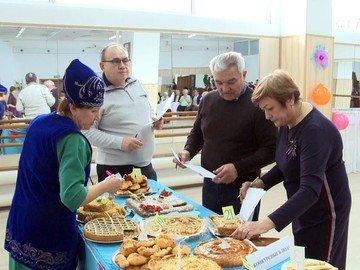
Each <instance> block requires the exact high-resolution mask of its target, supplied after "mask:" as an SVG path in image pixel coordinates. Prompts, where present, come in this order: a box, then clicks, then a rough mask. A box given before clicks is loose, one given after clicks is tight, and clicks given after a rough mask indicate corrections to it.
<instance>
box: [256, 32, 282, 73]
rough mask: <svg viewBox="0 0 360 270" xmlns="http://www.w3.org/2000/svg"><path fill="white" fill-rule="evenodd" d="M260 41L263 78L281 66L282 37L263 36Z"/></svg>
mask: <svg viewBox="0 0 360 270" xmlns="http://www.w3.org/2000/svg"><path fill="white" fill-rule="evenodd" d="M259 43H260V44H259V78H260V79H261V78H263V77H264V76H266V75H267V74H269V73H271V72H273V71H274V70H275V69H277V68H279V66H280V39H279V38H278V37H274V38H272V37H261V38H260V40H259Z"/></svg>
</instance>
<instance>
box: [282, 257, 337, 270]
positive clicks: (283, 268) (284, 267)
mask: <svg viewBox="0 0 360 270" xmlns="http://www.w3.org/2000/svg"><path fill="white" fill-rule="evenodd" d="M310 261H311V262H323V261H320V260H316V259H305V262H310ZM289 263H290V261H288V262H286V263H284V264H283V265H282V266H281V270H287V267H288V265H289ZM325 266H328V267H329V266H330V267H333V266H332V265H331V264H329V263H327V262H325ZM333 268H334V269H336V268H335V267H333Z"/></svg>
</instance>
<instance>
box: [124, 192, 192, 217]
mask: <svg viewBox="0 0 360 270" xmlns="http://www.w3.org/2000/svg"><path fill="white" fill-rule="evenodd" d="M125 204H126V205H127V206H129V207H130V208H131V209H133V210H134V211H135V212H136V213H137V214H138V215H139V216H141V217H150V216H154V215H155V214H156V213H159V214H168V213H172V212H188V211H191V210H193V209H194V206H193V205H191V204H188V203H187V202H185V201H183V200H182V199H180V198H178V197H176V196H174V195H171V196H168V197H162V196H158V195H150V196H142V197H139V196H136V197H135V196H131V197H130V198H129V199H127V200H126V201H125Z"/></svg>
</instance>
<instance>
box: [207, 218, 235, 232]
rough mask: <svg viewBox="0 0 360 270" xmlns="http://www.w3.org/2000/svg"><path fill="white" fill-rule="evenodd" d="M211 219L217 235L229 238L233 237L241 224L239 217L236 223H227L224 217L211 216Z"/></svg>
mask: <svg viewBox="0 0 360 270" xmlns="http://www.w3.org/2000/svg"><path fill="white" fill-rule="evenodd" d="M209 218H210V220H211V221H212V223H213V224H214V226H215V228H216V229H215V233H217V234H222V235H227V236H229V235H231V234H232V233H233V232H234V231H235V230H236V228H237V227H239V225H240V224H241V221H240V219H239V218H238V217H236V220H235V221H234V222H225V218H224V215H210V216H209Z"/></svg>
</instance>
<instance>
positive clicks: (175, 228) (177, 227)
mask: <svg viewBox="0 0 360 270" xmlns="http://www.w3.org/2000/svg"><path fill="white" fill-rule="evenodd" d="M162 218H163V220H164V225H163V227H162V228H161V227H160V226H159V224H158V223H156V222H155V220H154V219H150V220H148V221H147V222H145V224H144V228H147V230H148V234H149V235H152V236H157V235H158V234H159V233H160V232H161V233H165V234H169V235H172V236H182V237H187V236H192V235H196V234H198V233H200V232H201V229H202V224H203V222H202V219H200V218H197V217H193V216H185V215H184V216H163V217H162Z"/></svg>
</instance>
